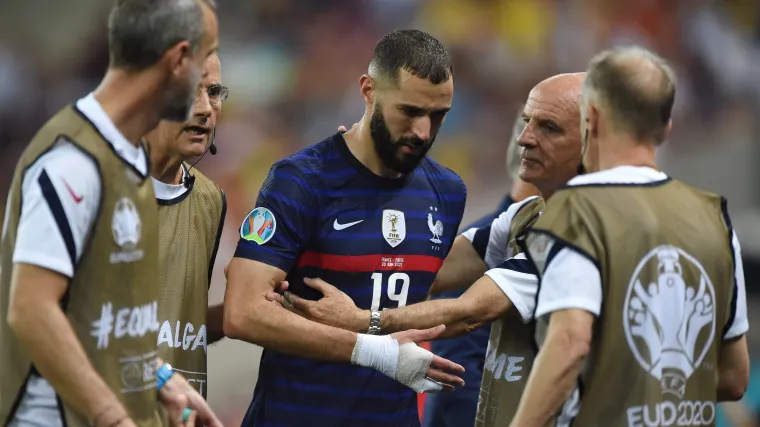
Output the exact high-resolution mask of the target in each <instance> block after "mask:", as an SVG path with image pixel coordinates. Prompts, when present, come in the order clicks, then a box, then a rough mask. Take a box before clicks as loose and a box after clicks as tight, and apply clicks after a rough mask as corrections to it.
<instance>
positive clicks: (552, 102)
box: [517, 73, 584, 194]
mask: <svg viewBox="0 0 760 427" xmlns="http://www.w3.org/2000/svg"><path fill="white" fill-rule="evenodd" d="M583 78H584V73H573V74H560V75H557V76H553V77H550V78H548V79H546V80H544V81H542V82H541V83H539V84H537V85H536V86H535V87H534V88H533V90H531V91H530V95H528V102H527V103H526V104H525V108H524V110H523V115H522V116H523V121H524V122H525V123H526V128H525V130H524V131H523V132H522V134H520V137H519V138H518V140H517V143H518V144H519V145H520V147H521V148H522V151H521V154H520V157H521V163H520V179H522V180H523V181H525V182H527V183H530V184H533V185H535V186H536V187H537V188H538V189H539V190H540V191H541V192H542V193H543V194H549V193H551V192H553V191H554V190H555V189H556V188H557V187H558V186H560V185H563V184H564V183H566V182H567V181H568V180H569V179H570V178H572V177H574V176H575V174H576V172H577V170H578V165H580V163H581V152H582V150H581V132H580V123H581V120H580V102H581V93H582V88H583Z"/></svg>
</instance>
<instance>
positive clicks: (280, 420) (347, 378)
mask: <svg viewBox="0 0 760 427" xmlns="http://www.w3.org/2000/svg"><path fill="white" fill-rule="evenodd" d="M466 197H467V192H466V189H465V186H464V183H463V182H462V179H461V178H460V177H459V176H458V175H457V174H456V173H454V172H452V171H451V170H449V169H447V168H445V167H443V166H441V165H440V164H438V163H437V162H435V161H433V160H431V159H428V158H426V159H425V160H423V162H422V163H421V164H420V165H419V167H418V168H417V169H416V170H415V171H414V172H413V173H410V174H408V175H406V176H404V177H402V178H399V179H386V178H382V177H379V176H377V175H375V174H373V173H372V172H371V171H369V170H368V169H367V168H366V167H364V165H362V164H361V163H360V162H359V161H358V160H357V159H356V158H355V157H354V156H353V155H352V154H351V152H350V151H349V149H348V147H347V146H346V142H345V140H344V139H343V136H342V134H340V133H338V134H336V135H334V136H332V137H330V138H328V139H326V140H324V141H322V142H320V143H318V144H316V145H313V146H311V147H309V148H306V149H304V150H302V151H300V152H298V153H296V154H294V155H292V156H290V157H288V158H286V159H284V160H281V161H279V162H277V163H275V165H274V166H272V169H271V170H270V172H269V176H268V177H267V179H266V181H265V182H264V184H263V186H262V188H261V192H260V194H259V198H258V201H257V203H256V208H255V209H254V210H253V211H251V213H250V214H249V215H248V218H246V220H245V221H244V222H243V225H242V226H241V229H240V234H241V239H240V242H239V243H238V247H237V250H236V252H235V256H236V257H240V258H247V259H251V260H255V261H259V262H263V263H265V264H269V265H272V266H274V267H278V268H280V269H282V270H283V271H285V272H287V273H288V278H287V280H288V281H289V282H290V285H291V286H290V290H291V291H292V292H294V293H296V294H298V295H300V296H302V297H304V298H309V299H317V298H319V297H320V294H319V293H318V292H316V291H314V290H312V289H310V288H308V287H307V286H306V285H304V284H303V278H304V277H321V278H322V279H324V280H326V281H327V282H329V283H331V284H332V285H334V286H336V287H338V288H339V289H341V290H342V291H343V292H345V293H347V294H348V295H349V296H350V297H351V298H352V299H353V300H354V302H355V303H356V305H357V306H359V307H361V308H363V309H370V308H373V309H380V310H382V309H385V308H396V307H401V306H404V305H408V304H414V303H418V302H421V301H423V300H425V298H426V296H427V292H428V290H429V289H430V285H431V284H432V282H433V279H434V278H435V276H436V273H437V272H438V270H439V268H440V267H441V264H443V259H444V258H445V257H446V255H447V254H448V252H449V249H450V248H451V244H452V242H453V240H454V238H455V236H456V233H457V229H458V228H459V223H460V221H461V219H462V214H463V213H464V206H465V199H466ZM243 425H244V426H256V427H301V426H310V427H356V426H362V427H373V426H377V427H387V426H389V425H392V426H395V427H405V426H415V427H416V426H419V425H420V423H419V418H418V410H417V397H416V394H415V393H414V392H413V391H412V390H410V389H408V388H406V387H405V386H403V385H401V384H399V383H397V382H396V381H394V380H392V379H390V378H388V377H386V376H385V375H383V374H381V373H379V372H376V371H374V370H371V369H368V368H361V367H357V366H351V365H348V364H335V363H324V362H317V361H313V360H308V359H301V358H298V357H291V356H287V355H284V354H282V353H278V352H276V351H272V350H265V351H264V354H263V356H262V359H261V365H260V368H259V380H258V384H257V385H256V390H255V391H254V396H253V401H252V402H251V406H250V407H249V409H248V413H247V414H246V418H245V421H244V423H243Z"/></svg>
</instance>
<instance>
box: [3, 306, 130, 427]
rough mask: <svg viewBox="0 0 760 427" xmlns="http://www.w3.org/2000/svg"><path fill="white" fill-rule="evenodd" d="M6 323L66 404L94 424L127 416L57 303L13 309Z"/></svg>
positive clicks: (106, 423) (109, 422)
mask: <svg viewBox="0 0 760 427" xmlns="http://www.w3.org/2000/svg"><path fill="white" fill-rule="evenodd" d="M9 323H10V324H11V328H12V329H13V330H14V332H15V333H16V335H17V337H18V338H19V340H20V341H21V343H22V345H23V347H24V349H25V350H26V351H27V354H28V355H29V357H30V359H31V361H32V363H34V366H35V368H36V369H37V370H38V371H39V372H40V374H41V375H42V376H43V377H44V378H45V379H46V380H47V381H48V382H49V383H50V384H51V385H52V386H53V388H54V389H55V390H56V392H57V393H58V395H60V396H61V398H62V399H63V401H65V402H66V403H67V404H68V405H70V406H72V407H73V408H74V409H75V410H76V411H77V412H79V413H81V414H82V415H84V416H85V417H86V418H87V419H88V420H90V421H93V422H94V421H97V425H114V423H116V422H117V421H119V420H121V419H125V418H127V417H128V414H127V412H126V410H125V409H124V407H123V405H122V404H121V402H119V400H118V399H117V398H116V395H115V394H114V393H113V392H112V391H111V389H110V388H109V387H108V385H106V383H105V381H104V380H103V379H102V378H101V377H100V375H99V374H98V372H97V371H96V370H95V368H94V367H93V366H92V364H91V363H90V361H89V360H88V358H87V354H86V353H85V351H84V348H83V347H82V345H81V343H80V342H79V340H78V339H77V337H76V335H75V333H74V330H73V329H72V327H71V325H70V323H69V321H68V319H67V318H66V316H65V314H64V313H63V311H62V310H61V309H60V307H59V305H58V304H55V303H48V304H45V303H37V304H35V305H34V306H20V307H19V306H16V307H14V310H13V313H12V316H11V318H10V319H9Z"/></svg>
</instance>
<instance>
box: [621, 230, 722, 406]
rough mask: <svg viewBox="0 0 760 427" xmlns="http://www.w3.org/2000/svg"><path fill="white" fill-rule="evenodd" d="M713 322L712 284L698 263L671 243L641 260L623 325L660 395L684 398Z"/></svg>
mask: <svg viewBox="0 0 760 427" xmlns="http://www.w3.org/2000/svg"><path fill="white" fill-rule="evenodd" d="M715 325H716V322H715V288H714V287H713V284H712V282H711V281H710V277H709V276H708V275H707V273H706V272H705V270H704V268H703V267H702V265H701V264H700V263H699V261H697V260H696V259H695V258H694V257H693V256H691V255H689V254H688V253H686V252H685V251H683V250H682V249H680V248H677V247H675V246H670V245H662V246H658V247H656V248H654V249H653V250H651V251H650V252H649V253H648V254H647V255H645V256H644V258H642V259H641V261H640V262H639V264H638V266H637V267H636V270H635V271H634V273H633V276H632V277H631V281H630V283H629V285H628V292H627V294H626V298H625V303H624V306H623V329H624V331H625V336H626V339H627V341H628V345H629V347H630V350H631V352H632V353H633V356H634V357H635V358H636V360H637V361H638V362H639V365H641V367H642V368H643V369H644V370H645V371H647V372H648V373H649V375H651V376H653V377H654V378H656V379H657V380H658V381H660V385H661V388H662V392H663V393H668V394H673V395H675V396H677V397H678V398H683V395H684V393H685V391H686V382H687V381H688V379H689V377H690V376H691V375H692V373H694V371H695V370H696V369H697V368H698V367H699V365H700V364H701V363H702V361H703V360H704V358H705V356H707V353H708V352H709V350H710V347H711V345H712V342H713V339H714V338H715Z"/></svg>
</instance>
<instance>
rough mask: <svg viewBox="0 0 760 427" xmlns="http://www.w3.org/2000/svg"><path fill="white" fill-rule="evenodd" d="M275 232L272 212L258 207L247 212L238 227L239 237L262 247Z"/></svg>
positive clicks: (275, 226)
mask: <svg viewBox="0 0 760 427" xmlns="http://www.w3.org/2000/svg"><path fill="white" fill-rule="evenodd" d="M336 229H337V228H336ZM275 230H277V220H276V219H275V217H274V214H273V213H272V211H270V210H269V209H267V208H262V207H258V208H256V209H254V210H252V211H251V212H249V213H248V216H246V217H245V219H244V220H243V224H242V225H241V226H240V237H241V238H243V239H245V240H248V241H251V242H256V243H258V244H259V245H263V244H264V243H266V242H268V241H269V240H270V239H271V238H272V236H274V232H275Z"/></svg>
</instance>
